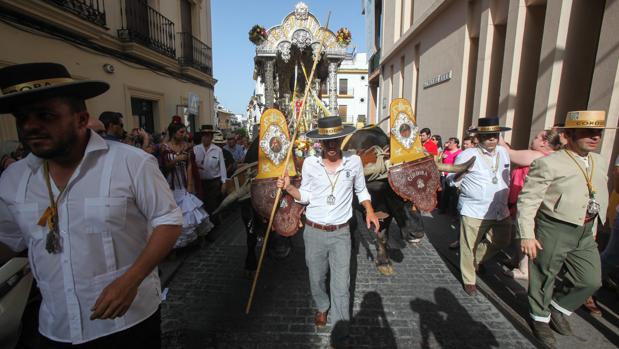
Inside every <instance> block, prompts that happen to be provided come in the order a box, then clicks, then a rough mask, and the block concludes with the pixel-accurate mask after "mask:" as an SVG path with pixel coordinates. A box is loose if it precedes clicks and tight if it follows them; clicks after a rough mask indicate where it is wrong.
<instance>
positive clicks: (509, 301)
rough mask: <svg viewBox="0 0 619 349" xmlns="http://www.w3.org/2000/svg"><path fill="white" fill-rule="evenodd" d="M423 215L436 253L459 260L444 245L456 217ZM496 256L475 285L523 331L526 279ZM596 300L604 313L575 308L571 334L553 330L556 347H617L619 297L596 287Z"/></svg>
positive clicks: (451, 237)
mask: <svg viewBox="0 0 619 349" xmlns="http://www.w3.org/2000/svg"><path fill="white" fill-rule="evenodd" d="M436 212H437V211H434V212H433V216H432V215H429V216H427V217H424V223H425V226H426V230H427V232H428V234H427V237H428V239H429V240H430V242H431V243H432V244H433V245H434V246H435V247H436V249H437V251H438V252H439V254H440V255H441V256H442V257H443V258H444V259H445V260H446V261H447V263H450V264H452V265H457V264H458V263H459V259H458V258H459V256H458V251H457V250H450V249H449V248H448V247H447V246H448V245H449V243H451V242H452V241H454V240H455V239H456V238H457V236H458V232H457V231H456V229H457V228H456V226H457V224H456V221H455V220H454V218H452V217H449V216H446V215H438V214H437V213H436ZM500 257H501V256H498V257H497V258H495V259H494V260H491V261H489V262H488V263H486V270H487V272H486V274H485V275H483V276H482V277H481V278H480V279H481V282H478V286H479V287H480V288H481V289H482V291H483V292H485V294H486V295H487V296H488V297H490V298H491V299H492V300H495V301H498V302H500V303H502V305H501V308H503V309H505V310H506V311H507V312H508V316H509V317H510V318H511V319H512V320H513V321H514V323H517V324H519V326H520V327H521V328H522V329H524V331H527V332H530V329H529V325H528V323H527V322H528V321H529V315H528V312H529V310H528V303H527V285H528V283H527V282H526V281H520V280H514V279H512V278H510V277H507V276H505V275H504V274H503V270H504V269H505V267H503V266H502V265H501V263H500V262H499V261H498V259H499V258H500ZM598 303H599V305H600V307H601V308H602V311H603V316H593V315H591V314H590V313H589V312H587V311H586V310H584V309H583V308H580V309H578V310H577V311H576V312H575V313H574V314H573V315H572V316H570V317H569V318H568V319H569V322H570V324H571V327H572V330H573V331H574V336H561V335H559V334H555V337H556V338H557V347H558V348H565V349H580V348H596V349H598V348H599V349H602V348H617V347H619V315H618V314H619V300H618V299H617V295H616V294H613V293H612V292H610V291H608V290H607V289H605V288H602V289H600V290H599V291H598Z"/></svg>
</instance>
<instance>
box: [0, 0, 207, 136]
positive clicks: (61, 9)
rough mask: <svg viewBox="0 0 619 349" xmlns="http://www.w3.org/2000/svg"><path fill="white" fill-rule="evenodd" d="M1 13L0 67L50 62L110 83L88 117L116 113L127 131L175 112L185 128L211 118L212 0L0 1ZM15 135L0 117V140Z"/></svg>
mask: <svg viewBox="0 0 619 349" xmlns="http://www.w3.org/2000/svg"><path fill="white" fill-rule="evenodd" d="M0 13H1V15H0V42H2V43H3V44H2V47H3V48H4V49H3V50H1V51H0V66H6V65H11V64H17V63H28V62H56V63H61V64H63V65H65V66H66V67H67V68H68V70H69V72H70V73H71V74H72V75H73V76H74V77H75V78H78V79H96V80H103V81H106V82H108V83H109V84H110V86H111V88H110V90H109V91H108V92H106V93H105V94H103V95H101V96H99V97H96V98H93V99H91V100H88V101H87V103H86V104H87V106H88V110H89V112H90V114H91V116H93V117H98V116H99V114H100V113H101V112H103V111H117V112H121V113H122V114H123V115H124V127H125V130H127V131H129V130H131V129H132V128H135V127H142V128H145V129H146V130H147V131H149V132H160V131H162V130H164V129H165V128H166V127H167V125H168V124H169V123H170V122H171V120H172V116H173V115H180V116H182V117H183V119H184V121H185V123H186V124H187V126H189V128H190V129H191V131H194V130H195V129H199V127H200V125H201V124H206V123H213V120H214V113H215V108H214V86H215V83H216V80H215V79H214V78H213V71H212V50H211V45H212V32H211V3H210V0H174V1H172V0H169V1H168V0H165V1H164V0H148V1H147V0H90V1H82V0H73V1H51V0H29V1H12V0H0ZM14 139H17V132H16V129H15V122H14V120H13V117H5V116H2V117H0V140H14Z"/></svg>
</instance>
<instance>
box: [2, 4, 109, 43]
mask: <svg viewBox="0 0 619 349" xmlns="http://www.w3.org/2000/svg"><path fill="white" fill-rule="evenodd" d="M0 6H2V7H4V8H7V9H10V10H13V11H16V12H19V13H21V14H24V15H26V16H29V17H32V18H34V19H37V20H40V21H44V22H47V23H49V24H51V25H53V26H55V27H58V28H61V29H63V30H66V31H69V32H72V33H75V34H78V35H80V36H82V37H84V38H87V39H89V40H95V39H98V38H99V37H100V36H104V35H107V31H108V28H107V27H101V26H98V25H96V24H94V23H91V22H88V21H86V20H83V19H81V18H80V17H78V16H76V15H74V14H72V13H70V12H68V11H66V10H64V9H62V8H60V7H58V6H55V5H53V4H50V3H48V2H45V1H40V0H29V1H14V0H0Z"/></svg>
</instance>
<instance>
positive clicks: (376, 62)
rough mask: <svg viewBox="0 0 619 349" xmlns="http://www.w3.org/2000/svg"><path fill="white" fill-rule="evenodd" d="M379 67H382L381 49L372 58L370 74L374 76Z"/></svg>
mask: <svg viewBox="0 0 619 349" xmlns="http://www.w3.org/2000/svg"><path fill="white" fill-rule="evenodd" d="M379 67H380V49H378V51H376V52H374V54H373V55H372V57H370V64H369V73H370V74H372V73H373V72H375V71H376V69H378V68H379Z"/></svg>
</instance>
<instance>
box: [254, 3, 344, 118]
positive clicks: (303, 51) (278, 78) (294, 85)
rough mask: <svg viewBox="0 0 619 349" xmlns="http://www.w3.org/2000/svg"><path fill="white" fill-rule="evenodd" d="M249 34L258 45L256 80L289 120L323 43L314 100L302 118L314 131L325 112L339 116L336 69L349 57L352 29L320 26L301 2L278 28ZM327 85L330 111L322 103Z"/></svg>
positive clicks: (270, 102) (257, 28)
mask: <svg viewBox="0 0 619 349" xmlns="http://www.w3.org/2000/svg"><path fill="white" fill-rule="evenodd" d="M249 35H250V40H251V41H252V42H253V43H254V44H256V56H255V58H254V62H255V67H254V78H255V79H257V78H260V80H261V81H262V82H263V83H264V85H265V96H264V97H265V106H266V107H267V108H272V107H275V108H278V109H279V110H281V111H282V112H283V113H284V114H285V115H286V116H287V117H288V118H290V116H291V115H292V114H293V113H294V110H295V100H296V96H298V95H299V94H302V92H303V91H304V89H305V85H306V77H305V74H307V76H309V75H310V70H311V67H312V63H313V60H314V57H315V55H316V54H317V52H318V48H319V46H320V43H321V42H323V48H322V50H321V51H322V52H321V57H320V60H319V62H318V65H317V67H316V72H315V77H314V79H313V81H311V82H310V83H311V86H312V95H311V96H310V97H308V99H307V102H306V103H307V106H306V111H305V112H306V113H307V116H305V115H304V116H303V118H302V119H303V120H305V126H304V128H305V129H309V128H311V127H312V126H311V124H312V123H313V121H315V120H316V119H317V118H318V117H322V116H324V115H325V113H328V114H336V113H337V88H336V86H337V85H336V84H337V68H338V66H339V65H340V63H341V62H342V60H344V59H345V58H346V57H347V55H349V54H348V52H347V46H348V44H349V43H350V40H351V35H350V32H349V31H348V29H346V28H342V29H340V31H338V32H337V33H334V32H332V31H331V30H329V29H327V28H325V27H322V26H321V24H320V22H319V21H318V19H317V18H316V17H315V16H314V15H313V14H312V13H310V12H309V8H308V6H307V5H306V4H304V3H303V2H299V3H298V4H297V5H296V6H295V9H294V11H293V12H291V13H290V14H289V15H288V16H286V17H285V18H284V20H283V21H282V23H281V24H280V25H276V26H274V27H272V28H270V29H268V30H266V29H265V28H263V27H261V26H259V25H256V26H254V27H253V28H252V29H251V31H250V32H249ZM323 37H324V41H323ZM304 68H305V74H304V71H303V69H304ZM323 81H325V82H327V87H328V93H329V100H328V103H327V104H328V111H327V109H326V108H324V106H322V104H323V102H322V101H321V100H320V99H321V97H322V95H321V92H320V91H321V86H322V85H321V84H322V82H323ZM295 95H296V96H295ZM296 107H298V106H296ZM312 120H313V121H312ZM302 127H303V125H302Z"/></svg>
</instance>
